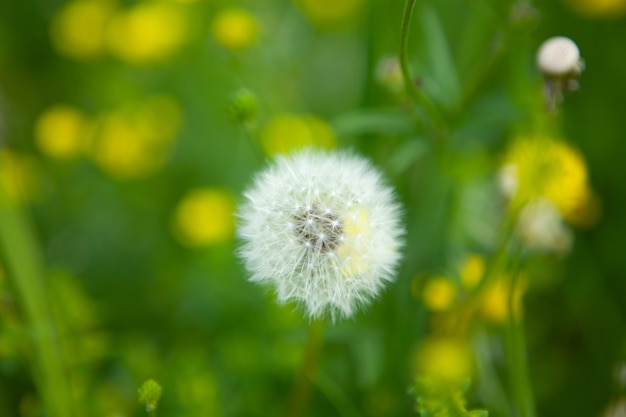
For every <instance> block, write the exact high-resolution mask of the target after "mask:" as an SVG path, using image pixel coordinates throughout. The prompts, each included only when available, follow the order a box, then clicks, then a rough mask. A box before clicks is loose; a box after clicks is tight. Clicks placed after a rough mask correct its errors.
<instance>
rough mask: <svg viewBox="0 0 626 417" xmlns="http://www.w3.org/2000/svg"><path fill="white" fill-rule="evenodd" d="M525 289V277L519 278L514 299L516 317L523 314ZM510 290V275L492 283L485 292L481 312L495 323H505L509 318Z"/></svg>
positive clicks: (514, 314)
mask: <svg viewBox="0 0 626 417" xmlns="http://www.w3.org/2000/svg"><path fill="white" fill-rule="evenodd" d="M524 291H525V285H524V281H523V279H518V281H517V286H516V288H515V291H514V293H513V299H512V301H513V316H514V318H520V317H521V316H522V313H523V305H522V298H523V297H524ZM510 292H511V285H510V282H509V278H508V277H502V278H500V279H498V280H497V281H496V282H494V283H492V284H490V286H489V287H488V288H487V289H486V290H485V293H484V294H483V299H482V304H481V312H482V315H483V316H484V317H485V319H487V320H488V321H491V322H493V323H505V322H506V321H507V320H508V317H509V305H510V303H509V297H510Z"/></svg>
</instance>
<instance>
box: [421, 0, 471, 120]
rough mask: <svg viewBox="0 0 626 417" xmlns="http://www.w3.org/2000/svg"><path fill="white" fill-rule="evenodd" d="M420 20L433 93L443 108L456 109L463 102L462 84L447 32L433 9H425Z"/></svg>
mask: <svg viewBox="0 0 626 417" xmlns="http://www.w3.org/2000/svg"><path fill="white" fill-rule="evenodd" d="M420 20H421V24H422V28H423V33H424V34H423V36H424V37H425V39H424V41H425V44H426V48H427V51H426V52H427V54H426V56H427V62H428V65H429V69H430V71H429V72H430V75H431V77H432V79H433V81H434V82H435V83H436V86H435V87H436V90H437V91H434V92H433V93H434V94H436V95H437V97H438V100H437V101H438V102H440V103H441V104H442V105H443V106H445V107H446V108H448V109H454V108H455V107H456V106H458V104H459V103H460V100H461V82H460V80H459V75H458V71H457V69H456V64H455V61H454V55H453V53H452V48H451V47H450V43H449V41H448V39H447V37H446V32H445V30H444V28H443V25H442V24H441V20H440V19H439V16H438V15H437V13H436V12H435V10H434V9H433V8H432V7H429V6H424V7H423V9H422V12H421V13H420Z"/></svg>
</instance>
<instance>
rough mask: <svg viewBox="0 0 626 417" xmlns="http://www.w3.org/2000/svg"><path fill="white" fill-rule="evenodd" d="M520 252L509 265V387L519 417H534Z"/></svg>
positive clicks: (517, 251) (518, 250)
mask: <svg viewBox="0 0 626 417" xmlns="http://www.w3.org/2000/svg"><path fill="white" fill-rule="evenodd" d="M521 258H522V250H521V248H518V249H517V250H516V251H515V254H514V255H513V259H512V264H511V282H510V288H509V294H508V309H509V312H508V313H509V323H508V335H509V343H508V345H509V358H510V360H511V366H510V370H511V385H512V388H513V394H514V396H515V399H516V403H517V408H518V412H519V415H520V416H521V417H535V416H536V412H535V401H534V398H533V392H532V384H531V382H530V374H529V371H528V357H527V355H526V338H525V336H524V322H523V319H522V311H521V305H519V304H521V302H522V300H521V299H520V298H519V297H521V295H520V294H519V292H518V286H519V276H520V269H521Z"/></svg>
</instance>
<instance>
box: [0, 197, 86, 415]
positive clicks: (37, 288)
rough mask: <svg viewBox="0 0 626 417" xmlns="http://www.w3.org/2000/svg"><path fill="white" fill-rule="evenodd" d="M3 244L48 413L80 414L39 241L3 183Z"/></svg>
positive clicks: (0, 236) (0, 222)
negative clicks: (75, 406)
mask: <svg viewBox="0 0 626 417" xmlns="http://www.w3.org/2000/svg"><path fill="white" fill-rule="evenodd" d="M0 248H1V251H2V256H3V262H4V263H5V266H6V267H7V272H8V276H9V279H10V281H11V284H12V286H13V288H14V290H15V292H16V295H17V298H18V300H19V305H20V307H21V309H22V311H23V313H24V316H25V321H26V324H27V326H28V330H29V336H30V338H31V341H32V344H33V352H34V360H33V373H34V379H35V384H36V385H37V388H38V390H39V393H40V394H41V397H42V402H43V406H44V408H45V410H46V415H48V416H50V417H73V416H76V413H75V410H74V406H73V400H72V394H71V388H70V385H69V382H68V381H69V380H68V374H67V370H66V368H65V364H64V362H63V357H62V352H61V346H60V343H59V336H58V331H57V329H56V326H55V323H54V321H53V319H52V317H53V316H52V311H51V306H50V302H49V300H48V294H47V291H46V286H45V280H44V267H43V262H42V260H41V256H40V253H39V250H38V248H37V243H36V241H35V238H34V236H33V232H32V230H31V228H30V224H29V222H28V220H27V218H26V216H25V215H24V213H23V212H22V209H21V207H20V205H19V203H18V202H17V201H15V198H11V197H10V196H9V195H8V194H7V193H6V191H5V190H4V189H3V188H2V187H0Z"/></svg>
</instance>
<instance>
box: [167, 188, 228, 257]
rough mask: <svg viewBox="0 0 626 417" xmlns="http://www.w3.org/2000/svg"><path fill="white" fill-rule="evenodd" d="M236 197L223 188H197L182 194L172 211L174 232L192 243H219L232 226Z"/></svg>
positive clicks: (184, 240)
mask: <svg viewBox="0 0 626 417" xmlns="http://www.w3.org/2000/svg"><path fill="white" fill-rule="evenodd" d="M234 211H235V199H234V198H233V196H232V194H231V193H230V192H228V191H226V190H222V189H217V188H200V189H196V190H193V191H191V192H189V193H187V195H185V196H184V197H183V199H182V200H181V202H180V203H179V204H178V207H177V208H176V212H175V214H174V232H175V235H176V236H177V237H178V238H179V240H180V241H181V242H182V243H183V244H185V245H187V246H191V247H201V246H207V245H213V244H217V243H221V242H224V241H227V240H229V239H231V237H232V236H233V232H234V230H235V218H234V215H233V213H234Z"/></svg>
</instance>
